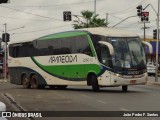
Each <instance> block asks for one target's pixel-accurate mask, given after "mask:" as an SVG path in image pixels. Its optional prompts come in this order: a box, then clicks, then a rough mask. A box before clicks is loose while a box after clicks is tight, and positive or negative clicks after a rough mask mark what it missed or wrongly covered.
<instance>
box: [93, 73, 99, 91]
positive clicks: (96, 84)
mask: <svg viewBox="0 0 160 120" xmlns="http://www.w3.org/2000/svg"><path fill="white" fill-rule="evenodd" d="M91 83H92V90H93V91H94V92H98V91H99V85H98V80H97V77H96V76H95V75H92V76H91Z"/></svg>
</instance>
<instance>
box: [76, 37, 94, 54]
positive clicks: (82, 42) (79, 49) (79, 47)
mask: <svg viewBox="0 0 160 120" xmlns="http://www.w3.org/2000/svg"><path fill="white" fill-rule="evenodd" d="M75 41H76V45H75V47H76V53H83V54H86V55H89V56H93V55H92V51H91V48H90V45H89V42H88V39H87V36H79V37H77V38H76V39H75Z"/></svg>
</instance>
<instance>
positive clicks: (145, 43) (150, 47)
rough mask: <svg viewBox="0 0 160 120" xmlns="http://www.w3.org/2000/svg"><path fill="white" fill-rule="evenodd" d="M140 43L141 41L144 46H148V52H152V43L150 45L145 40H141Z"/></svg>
mask: <svg viewBox="0 0 160 120" xmlns="http://www.w3.org/2000/svg"><path fill="white" fill-rule="evenodd" d="M142 43H143V44H144V45H145V46H148V48H149V53H150V54H152V53H153V47H152V45H151V44H150V43H149V42H145V41H142Z"/></svg>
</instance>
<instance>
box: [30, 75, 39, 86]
mask: <svg viewBox="0 0 160 120" xmlns="http://www.w3.org/2000/svg"><path fill="white" fill-rule="evenodd" d="M38 87H39V86H38V83H37V76H36V75H33V76H32V77H31V88H33V89H38Z"/></svg>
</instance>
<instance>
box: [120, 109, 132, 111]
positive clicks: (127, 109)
mask: <svg viewBox="0 0 160 120" xmlns="http://www.w3.org/2000/svg"><path fill="white" fill-rule="evenodd" d="M120 110H122V111H130V110H128V109H126V108H120Z"/></svg>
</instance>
